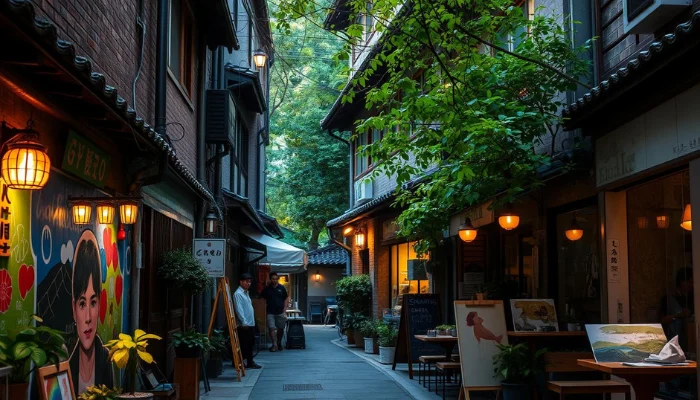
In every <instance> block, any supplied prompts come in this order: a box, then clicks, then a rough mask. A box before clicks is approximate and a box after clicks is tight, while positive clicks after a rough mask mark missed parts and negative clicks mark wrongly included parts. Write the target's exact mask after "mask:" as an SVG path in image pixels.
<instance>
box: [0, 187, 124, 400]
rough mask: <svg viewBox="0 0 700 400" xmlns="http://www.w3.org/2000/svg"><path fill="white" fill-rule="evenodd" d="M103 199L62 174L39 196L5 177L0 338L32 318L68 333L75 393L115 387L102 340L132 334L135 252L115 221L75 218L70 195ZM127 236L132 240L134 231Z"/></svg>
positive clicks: (0, 208) (0, 198)
mask: <svg viewBox="0 0 700 400" xmlns="http://www.w3.org/2000/svg"><path fill="white" fill-rule="evenodd" d="M100 195H101V193H100V192H97V191H96V190H95V189H92V188H89V187H87V186H85V185H83V184H80V183H78V182H76V181H75V180H72V179H69V178H66V177H63V176H61V175H60V174H56V175H54V176H52V178H51V179H49V181H48V183H47V184H46V186H45V187H44V189H43V190H40V191H23V190H12V189H9V188H7V185H5V183H4V182H2V181H1V180H0V334H5V333H7V332H8V331H9V330H10V329H13V328H14V327H16V326H22V325H27V324H29V323H31V315H32V314H37V315H38V316H40V317H41V318H42V319H43V320H44V325H46V326H49V327H51V328H54V329H58V330H60V331H62V332H65V334H66V339H67V341H66V347H67V349H68V354H69V356H70V358H69V359H68V361H67V365H68V367H69V368H70V370H71V375H72V377H74V378H73V380H72V382H73V392H74V393H75V394H76V395H78V394H80V393H82V392H84V391H85V389H86V388H87V387H88V386H91V385H94V384H106V385H111V384H112V383H113V382H112V372H111V369H112V368H111V363H109V360H108V357H107V354H108V352H107V350H106V349H104V348H103V343H105V342H106V341H108V340H111V339H113V338H116V337H117V336H118V335H119V333H121V332H125V331H128V330H129V328H128V312H127V310H128V296H127V295H126V294H127V293H129V288H130V281H131V280H130V279H129V274H130V265H129V262H128V261H129V258H130V254H131V249H130V248H129V245H128V243H129V241H128V240H117V231H118V228H119V225H118V223H119V221H118V218H115V220H114V222H113V223H112V224H99V223H98V222H97V221H96V218H93V219H92V221H91V223H90V224H87V225H76V224H74V223H73V220H72V215H71V209H70V204H69V201H68V199H69V197H78V196H87V197H94V196H100ZM125 231H126V232H127V237H128V234H129V232H130V231H131V228H130V227H129V226H125ZM85 354H93V355H94V356H93V357H82V358H81V355H85ZM82 360H90V361H89V362H87V363H86V362H84V361H82ZM59 378H60V377H57V378H56V382H65V379H64V380H63V381H61V379H63V378H60V379H59ZM37 388H38V386H35V387H34V390H36V389H37Z"/></svg>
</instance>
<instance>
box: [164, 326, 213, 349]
mask: <svg viewBox="0 0 700 400" xmlns="http://www.w3.org/2000/svg"><path fill="white" fill-rule="evenodd" d="M171 346H172V347H176V348H178V347H179V348H187V349H193V350H194V349H199V350H201V351H202V352H203V353H204V354H208V353H209V351H211V349H212V347H211V342H210V341H209V338H208V337H207V335H205V334H203V333H199V332H197V331H195V330H194V329H187V330H185V331H184V332H182V331H180V332H175V333H173V341H172V343H171Z"/></svg>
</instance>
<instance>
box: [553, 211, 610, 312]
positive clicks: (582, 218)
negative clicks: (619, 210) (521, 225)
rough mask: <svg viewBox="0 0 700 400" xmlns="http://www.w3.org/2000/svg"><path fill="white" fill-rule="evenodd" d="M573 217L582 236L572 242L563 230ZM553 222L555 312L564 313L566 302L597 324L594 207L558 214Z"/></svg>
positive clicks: (596, 216) (597, 295) (597, 286)
mask: <svg viewBox="0 0 700 400" xmlns="http://www.w3.org/2000/svg"><path fill="white" fill-rule="evenodd" d="M574 218H575V219H576V223H577V224H578V225H579V227H580V228H581V229H582V230H583V236H581V238H580V239H578V240H575V241H572V240H569V238H567V237H566V230H567V229H569V227H570V226H571V225H572V220H573V219H574ZM556 223H557V227H556V235H557V242H556V243H557V280H558V285H557V288H558V295H557V299H556V304H557V308H558V309H557V313H558V315H560V316H564V315H565V314H566V305H567V304H568V305H569V308H570V309H572V310H573V313H574V315H575V317H576V318H577V319H579V320H580V321H583V322H585V323H599V322H600V319H601V316H600V310H601V303H600V300H601V297H600V262H599V257H600V255H599V247H598V241H599V240H600V239H599V229H598V207H596V206H591V207H586V208H582V209H578V210H575V211H572V212H566V213H562V214H558V215H557V217H556Z"/></svg>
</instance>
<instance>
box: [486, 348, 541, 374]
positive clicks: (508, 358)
mask: <svg viewBox="0 0 700 400" xmlns="http://www.w3.org/2000/svg"><path fill="white" fill-rule="evenodd" d="M497 347H498V351H499V352H498V353H496V354H495V355H494V356H493V366H494V370H493V372H494V377H495V378H497V379H501V380H502V381H503V382H504V383H511V384H532V383H534V381H535V378H536V376H537V374H539V373H541V372H543V371H544V354H545V353H546V352H547V349H540V350H538V351H537V352H535V354H534V355H530V349H529V348H528V346H527V345H526V344H524V343H520V344H516V345H512V344H510V345H509V344H499V345H497Z"/></svg>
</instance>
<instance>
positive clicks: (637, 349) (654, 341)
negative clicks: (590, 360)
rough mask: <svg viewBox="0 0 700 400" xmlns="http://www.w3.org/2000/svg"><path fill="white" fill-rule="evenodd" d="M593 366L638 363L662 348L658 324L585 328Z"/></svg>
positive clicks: (659, 325) (663, 337) (664, 342)
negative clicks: (603, 363)
mask: <svg viewBox="0 0 700 400" xmlns="http://www.w3.org/2000/svg"><path fill="white" fill-rule="evenodd" d="M586 332H587V333H588V340H589V341H590V342H591V347H592V348H593V356H594V357H595V360H596V361H597V362H641V361H643V360H644V359H645V358H647V357H649V355H650V354H658V353H659V352H660V351H661V349H662V348H663V347H664V345H665V344H666V341H667V340H666V335H665V334H664V330H663V328H662V327H661V324H608V325H586Z"/></svg>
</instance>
